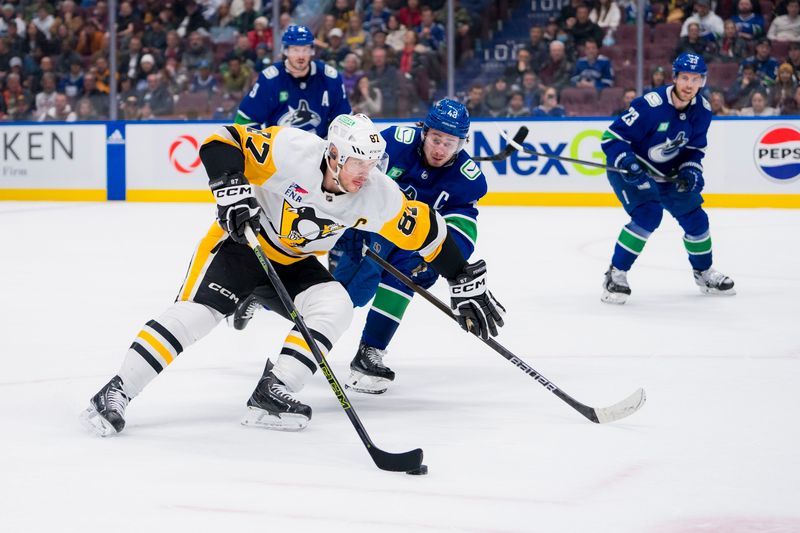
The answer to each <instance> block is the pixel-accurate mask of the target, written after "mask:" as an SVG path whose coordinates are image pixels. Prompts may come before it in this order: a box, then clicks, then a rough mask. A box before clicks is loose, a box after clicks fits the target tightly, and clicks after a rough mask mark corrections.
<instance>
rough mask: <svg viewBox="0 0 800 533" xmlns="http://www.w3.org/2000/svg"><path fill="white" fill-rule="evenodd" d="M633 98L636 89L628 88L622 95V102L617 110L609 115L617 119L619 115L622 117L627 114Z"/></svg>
mask: <svg viewBox="0 0 800 533" xmlns="http://www.w3.org/2000/svg"><path fill="white" fill-rule="evenodd" d="M634 98H636V89H632V88H630V87H628V88H627V89H625V91H624V92H623V93H622V102H621V104H620V106H619V107H618V108H617V109H615V110H614V111H613V112H612V113H611V114H612V115H614V116H615V117H618V116H620V115H624V114H625V113H627V112H628V110H629V109H630V108H631V102H633V99H634Z"/></svg>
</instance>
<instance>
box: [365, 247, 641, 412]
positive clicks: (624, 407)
mask: <svg viewBox="0 0 800 533" xmlns="http://www.w3.org/2000/svg"><path fill="white" fill-rule="evenodd" d="M364 254H365V255H366V256H367V257H369V258H370V259H372V260H373V261H375V262H376V263H378V265H380V266H381V267H382V268H383V269H384V270H386V271H387V272H389V273H391V274H392V275H393V276H394V277H396V278H397V279H399V280H400V281H401V282H403V284H404V285H405V286H406V287H408V288H409V289H411V290H412V291H414V292H416V293H417V294H419V295H420V296H422V297H423V298H425V299H426V300H428V301H429V302H430V303H432V304H433V305H434V307H436V308H437V309H439V310H440V311H442V312H443V313H444V314H446V315H447V316H449V317H450V318H452V319H453V320H456V317H455V316H453V312H452V311H451V310H450V307H448V306H447V304H445V303H444V302H442V301H441V300H439V299H438V298H436V296H434V295H433V294H431V293H430V292H428V291H427V290H425V289H423V288H422V287H420V286H419V285H417V284H416V283H414V282H413V281H412V280H411V279H410V278H409V277H408V276H406V275H405V274H403V273H402V272H400V271H399V270H397V269H396V268H395V267H394V266H393V265H391V264H390V263H389V262H387V261H386V260H385V259H383V258H382V257H381V256H379V255H378V254H376V253H375V252H373V251H372V250H370V249H369V248H368V247H367V246H364ZM478 338H479V339H481V340H482V341H483V342H484V343H485V344H487V345H488V346H489V347H490V348H491V349H492V350H494V351H496V352H497V353H499V354H500V355H502V356H503V357H505V358H506V359H508V360H509V361H510V362H511V364H513V365H514V366H516V367H517V368H519V369H520V370H522V371H523V372H525V373H526V374H528V375H529V376H531V377H532V378H533V379H535V380H536V381H537V382H538V383H540V384H541V385H542V386H543V387H544V388H545V389H547V390H549V391H550V392H552V393H553V394H555V395H556V396H558V397H559V398H561V400H563V401H564V402H566V403H567V404H568V405H569V406H570V407H572V408H573V409H575V410H576V411H578V412H579V413H580V414H582V415H583V416H585V417H586V418H587V419H589V420H590V421H592V422H594V423H596V424H605V423H607V422H614V421H616V420H620V419H621V418H625V417H626V416H630V415H632V414H633V413H635V412H636V411H638V410H639V408H641V407H642V405H644V402H645V394H644V389H641V388H640V389H637V390H636V391H635V392H634V393H633V394H631V395H630V396H628V397H627V398H625V399H624V400H622V401H620V402H617V403H615V404H614V405H612V406H610V407H600V408H597V407H589V406H588V405H584V404H582V403H581V402H579V401H578V400H576V399H575V398H573V397H572V396H570V395H569V394H567V393H566V392H564V391H562V390H561V389H559V388H558V387H557V386H556V385H555V383H553V382H552V381H550V380H549V379H547V378H546V377H544V376H543V375H541V374H540V373H539V372H537V371H536V370H534V369H533V368H532V367H531V366H530V365H528V363H526V362H525V361H523V360H522V359H520V358H519V357H517V356H516V355H514V354H513V353H511V352H510V351H509V350H507V349H506V348H505V347H503V346H502V345H501V344H500V343H498V342H497V341H495V340H494V339H492V338H491V337H490V338H488V339H482V338H481V337H478Z"/></svg>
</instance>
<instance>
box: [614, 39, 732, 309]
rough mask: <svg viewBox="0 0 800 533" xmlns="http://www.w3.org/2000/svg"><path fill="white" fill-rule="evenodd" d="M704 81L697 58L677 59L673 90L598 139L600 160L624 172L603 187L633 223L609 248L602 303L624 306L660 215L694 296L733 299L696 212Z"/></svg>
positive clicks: (704, 126) (705, 116)
mask: <svg viewBox="0 0 800 533" xmlns="http://www.w3.org/2000/svg"><path fill="white" fill-rule="evenodd" d="M706 73H707V68H706V64H705V62H704V61H703V58H702V57H700V56H698V55H696V54H691V53H684V54H681V55H680V56H678V58H677V59H675V61H674V63H673V64H672V77H673V82H674V85H668V86H664V87H660V88H658V89H656V90H654V91H651V92H648V93H646V94H645V95H643V96H641V97H639V98H636V99H635V100H633V102H631V107H630V108H629V109H628V111H627V112H626V113H624V114H622V115H621V116H620V117H619V118H618V119H616V120H615V121H614V123H613V124H611V126H610V127H609V128H608V130H606V132H605V133H604V134H603V143H602V148H603V152H604V153H605V155H606V160H607V161H608V162H609V164H611V165H613V166H614V167H617V168H621V169H623V170H625V171H627V172H626V173H625V174H622V173H619V172H612V171H609V172H608V181H609V182H610V183H611V186H612V187H613V188H614V193H615V194H616V195H617V198H619V200H620V202H622V206H623V207H624V208H625V211H626V212H627V213H628V214H629V215H630V217H631V221H630V222H629V223H628V224H626V225H625V226H624V227H623V228H622V232H621V233H620V234H619V237H618V238H617V243H616V245H615V246H614V255H613V257H612V259H611V266H609V268H608V271H607V272H606V274H605V279H604V281H603V296H602V298H601V299H602V301H603V302H606V303H614V304H624V303H625V301H626V300H627V298H628V296H629V295H630V293H631V289H630V286H629V285H628V280H627V272H628V270H630V268H631V266H633V263H634V261H636V258H637V257H639V254H640V253H641V252H642V250H643V249H644V245H645V243H647V238H648V237H649V236H650V234H651V233H653V231H655V230H656V228H657V227H658V226H659V224H660V223H661V217H662V215H663V210H664V209H666V210H667V212H669V214H670V215H672V216H673V217H675V219H676V220H677V221H678V224H680V226H681V228H683V231H684V236H683V243H684V246H685V248H686V251H687V252H688V254H689V263H691V265H692V269H693V271H694V280H695V283H697V285H698V286H699V287H700V291H701V292H703V293H705V294H726V295H733V294H736V291H735V290H734V288H733V280H732V279H731V278H729V277H728V276H726V275H724V274H722V273H721V272H717V271H716V270H714V269H713V268H711V262H712V258H711V236H710V233H709V226H708V215H707V214H706V212H705V211H704V210H703V208H702V207H701V205H702V203H703V197H702V196H701V194H700V192H701V191H702V190H703V185H704V179H703V166H702V160H703V156H704V155H705V149H706V145H707V141H706V134H707V132H708V127H709V125H710V124H711V106H710V105H709V103H708V101H707V100H706V99H705V98H703V97H702V96H701V95H700V94H698V93H699V92H700V90H701V89H702V88H703V86H704V85H705V83H706Z"/></svg>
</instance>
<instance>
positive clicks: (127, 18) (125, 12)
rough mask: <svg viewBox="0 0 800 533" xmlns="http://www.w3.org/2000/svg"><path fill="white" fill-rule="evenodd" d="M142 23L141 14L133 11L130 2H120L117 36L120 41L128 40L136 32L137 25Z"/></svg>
mask: <svg viewBox="0 0 800 533" xmlns="http://www.w3.org/2000/svg"><path fill="white" fill-rule="evenodd" d="M140 24H141V20H140V19H139V16H138V15H137V14H136V13H134V12H133V6H132V5H131V3H130V2H120V4H119V13H117V37H118V38H119V39H120V41H122V42H123V43H124V42H127V41H128V39H130V38H131V37H133V35H134V34H135V33H136V30H137V26H139V25H140Z"/></svg>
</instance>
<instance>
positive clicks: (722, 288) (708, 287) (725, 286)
mask: <svg viewBox="0 0 800 533" xmlns="http://www.w3.org/2000/svg"><path fill="white" fill-rule="evenodd" d="M693 272H694V282H695V283H697V286H698V287H700V292H702V293H703V294H723V295H726V296H733V295H734V294H736V290H735V289H734V288H733V280H732V279H731V278H729V277H728V276H726V275H725V274H723V273H722V272H717V271H716V270H714V269H713V268H709V269H708V270H694V271H693Z"/></svg>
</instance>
